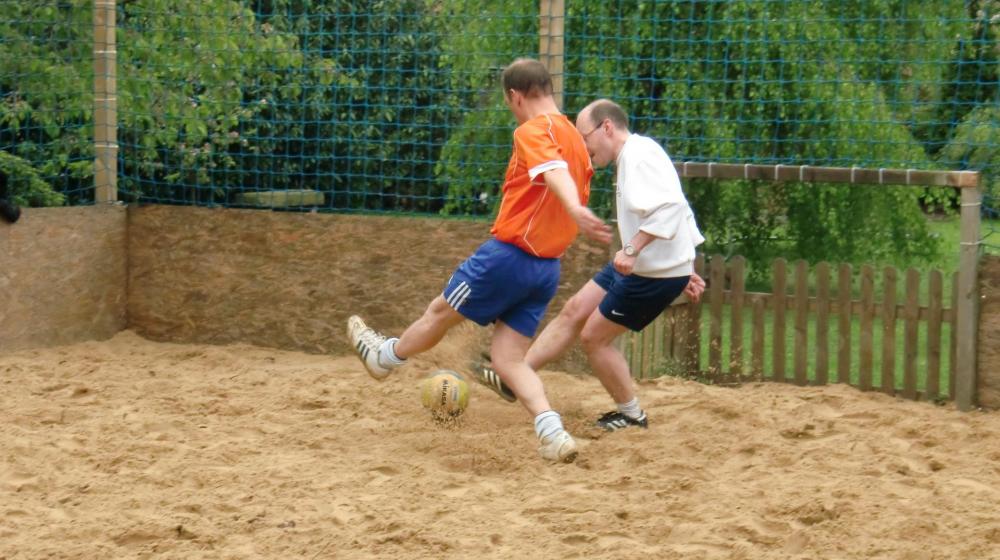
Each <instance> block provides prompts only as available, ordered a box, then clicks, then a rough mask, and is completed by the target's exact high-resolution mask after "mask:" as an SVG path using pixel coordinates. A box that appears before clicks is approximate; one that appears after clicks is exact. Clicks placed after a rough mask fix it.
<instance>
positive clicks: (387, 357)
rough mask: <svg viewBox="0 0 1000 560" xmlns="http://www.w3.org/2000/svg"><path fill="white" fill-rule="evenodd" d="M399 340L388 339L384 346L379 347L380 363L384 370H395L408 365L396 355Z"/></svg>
mask: <svg viewBox="0 0 1000 560" xmlns="http://www.w3.org/2000/svg"><path fill="white" fill-rule="evenodd" d="M397 342H399V339H398V338H387V339H385V342H383V343H382V346H379V347H378V363H379V365H380V366H382V367H384V368H389V369H392V368H395V367H399V366H401V365H403V364H405V363H406V360H405V359H403V358H400V357H399V356H397V355H396V343H397Z"/></svg>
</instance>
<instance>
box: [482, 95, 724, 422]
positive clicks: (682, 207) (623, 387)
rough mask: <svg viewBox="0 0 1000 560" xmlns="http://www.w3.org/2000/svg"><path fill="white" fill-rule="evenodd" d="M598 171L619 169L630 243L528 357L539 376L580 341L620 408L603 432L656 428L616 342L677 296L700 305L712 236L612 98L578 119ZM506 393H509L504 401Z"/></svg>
mask: <svg viewBox="0 0 1000 560" xmlns="http://www.w3.org/2000/svg"><path fill="white" fill-rule="evenodd" d="M576 128H577V130H579V131H580V133H581V135H582V136H583V139H584V143H585V144H586V146H587V150H588V151H589V152H590V157H591V160H592V161H593V164H594V167H604V166H606V165H608V164H609V163H611V162H614V163H615V168H616V170H617V185H618V190H617V218H618V231H619V234H620V235H621V239H622V241H623V243H624V245H623V247H622V248H621V249H620V250H619V251H618V252H617V253H616V254H615V256H614V260H613V261H612V262H611V263H609V264H608V265H607V266H606V267H604V269H603V270H601V271H600V272H598V273H597V274H596V275H595V276H594V278H593V279H592V280H590V281H588V282H587V284H586V285H584V286H583V287H582V288H581V289H580V291H578V292H577V293H576V294H575V295H574V296H573V297H572V298H570V300H569V301H567V302H566V305H565V306H564V307H563V309H562V311H560V312H559V315H558V316H557V317H556V318H555V319H553V320H552V322H550V323H549V324H548V325H546V327H545V329H544V330H543V331H542V333H541V334H540V335H539V336H538V338H537V339H535V341H534V342H533V343H532V345H531V348H530V349H529V350H528V353H527V355H526V356H525V360H526V361H527V363H528V365H530V366H531V367H532V368H534V369H535V370H538V369H539V368H540V367H542V366H543V365H545V364H547V363H549V362H551V361H553V360H555V359H556V358H558V357H559V356H561V355H562V354H563V353H564V352H565V351H566V350H567V349H568V348H569V347H570V345H571V344H572V343H573V341H574V340H575V339H576V338H577V336H579V338H580V342H581V344H582V345H583V349H584V351H585V352H586V354H587V358H588V360H589V361H590V365H591V368H592V369H593V371H594V374H595V375H596V376H597V377H598V378H599V379H600V380H601V384H602V385H604V388H605V389H606V390H607V391H608V393H609V394H610V395H611V398H612V399H614V401H615V404H616V405H617V410H614V411H611V412H609V413H607V414H605V415H604V416H602V417H601V418H600V419H598V421H597V425H598V426H599V427H601V428H604V429H605V430H609V431H614V430H618V429H621V428H627V427H629V426H637V427H641V428H645V427H647V426H648V420H647V418H646V413H645V412H644V411H643V410H642V408H641V407H640V406H639V399H638V397H637V396H636V394H635V390H634V388H633V384H632V376H631V374H630V373H629V369H628V362H627V361H626V360H625V356H623V355H622V353H621V351H619V350H618V348H617V347H616V346H615V345H614V340H615V338H617V337H618V336H619V335H620V334H622V333H624V332H625V330H626V329H631V330H633V331H641V330H642V329H643V328H644V327H645V326H646V325H648V324H649V323H651V322H652V321H653V320H654V319H656V317H657V316H659V315H660V313H662V312H663V310H664V309H666V308H667V306H669V305H670V303H671V302H673V301H674V299H676V298H677V296H679V295H681V293H685V294H686V295H687V297H688V299H689V300H692V301H697V300H698V298H700V297H701V294H702V292H703V291H704V289H705V282H704V280H702V279H701V277H699V276H698V275H697V274H695V272H694V260H695V247H696V246H698V245H699V244H701V243H702V242H703V241H704V240H705V238H704V237H702V235H701V233H700V232H699V230H698V225H697V223H696V222H695V219H694V213H693V212H692V211H691V207H690V206H689V205H688V201H687V199H686V198H685V197H684V192H683V191H682V190H681V183H680V178H679V177H678V176H677V171H676V169H675V168H674V164H673V162H672V161H671V160H670V157H669V156H668V155H667V153H666V152H665V151H664V150H663V148H662V147H660V145H659V144H657V143H656V141H654V140H652V139H650V138H647V137H645V136H640V135H638V134H632V133H630V132H629V129H628V117H627V115H626V114H625V111H624V110H622V108H621V107H620V106H619V105H618V104H616V103H614V102H613V101H609V100H607V99H599V100H597V101H594V102H593V103H591V104H589V105H587V106H586V107H584V109H583V110H582V111H580V114H579V115H578V116H577V118H576ZM490 373H492V372H491V371H490V368H489V367H481V368H478V369H477V371H476V374H477V378H478V379H479V380H480V381H481V382H484V383H485V384H487V385H488V386H490V387H491V388H492V389H494V390H495V391H497V392H498V393H499V394H500V395H501V396H503V397H504V398H506V399H507V400H512V398H511V397H512V396H513V395H512V393H511V392H510V391H505V389H506V387H504V386H503V384H502V383H500V382H499V381H498V379H497V378H496V376H491V375H490ZM505 393H506V394H505Z"/></svg>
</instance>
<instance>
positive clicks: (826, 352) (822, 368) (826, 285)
mask: <svg viewBox="0 0 1000 560" xmlns="http://www.w3.org/2000/svg"><path fill="white" fill-rule="evenodd" d="M829 321H830V265H829V264H827V263H825V262H821V263H819V264H817V265H816V384H817V385H826V383H827V381H828V379H829V371H830V342H829V332H830V323H829Z"/></svg>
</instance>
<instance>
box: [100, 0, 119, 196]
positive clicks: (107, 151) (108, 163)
mask: <svg viewBox="0 0 1000 560" xmlns="http://www.w3.org/2000/svg"><path fill="white" fill-rule="evenodd" d="M117 65H118V55H117V50H116V47H115V0H94V202H96V203H98V204H100V203H107V202H115V201H116V200H118V99H117V91H118V86H117V80H116V74H117Z"/></svg>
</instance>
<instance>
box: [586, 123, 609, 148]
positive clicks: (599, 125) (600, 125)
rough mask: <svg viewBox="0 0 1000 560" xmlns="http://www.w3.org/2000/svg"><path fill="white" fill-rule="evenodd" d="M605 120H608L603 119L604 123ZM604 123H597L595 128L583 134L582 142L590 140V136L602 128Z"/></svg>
mask: <svg viewBox="0 0 1000 560" xmlns="http://www.w3.org/2000/svg"><path fill="white" fill-rule="evenodd" d="M606 120H608V119H604V121H606ZM604 121H601V122H599V123H597V126H595V127H594V128H593V129H592V130H591V131H590V132H588V133H586V134H584V135H583V141H584V142H586V141H587V138H590V135H591V134H593V133H595V132H597V129H599V128H603V127H604Z"/></svg>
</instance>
